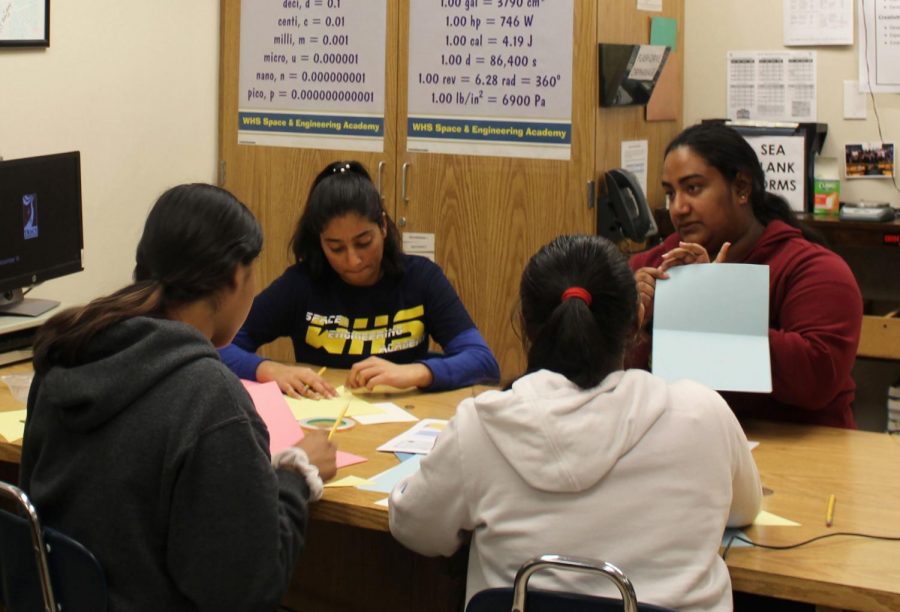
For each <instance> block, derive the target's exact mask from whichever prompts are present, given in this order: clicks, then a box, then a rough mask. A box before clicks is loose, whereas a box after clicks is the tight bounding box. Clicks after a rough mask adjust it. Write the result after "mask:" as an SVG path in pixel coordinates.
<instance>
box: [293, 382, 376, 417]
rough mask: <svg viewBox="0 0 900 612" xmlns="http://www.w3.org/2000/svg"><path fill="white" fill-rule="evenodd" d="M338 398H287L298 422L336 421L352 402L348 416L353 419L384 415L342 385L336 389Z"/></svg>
mask: <svg viewBox="0 0 900 612" xmlns="http://www.w3.org/2000/svg"><path fill="white" fill-rule="evenodd" d="M336 391H337V392H338V397H334V398H323V399H319V400H314V399H309V398H303V399H294V398H293V397H285V398H284V399H286V400H287V403H288V406H290V408H291V412H293V413H294V418H295V419H297V420H298V421H300V420H303V419H315V418H328V419H336V418H338V416H340V414H341V412H342V411H343V410H344V406H346V405H347V401H348V400H349V401H350V407H349V408H348V409H347V416H349V417H352V416H356V415H358V414H382V413H384V410H383V409H382V408H379V407H378V406H375V405H374V404H370V403H369V402H367V401H366V400H364V399H360V398H358V397H356V396H355V395H353V394H352V393H350V392H349V391H347V390H346V389H344V386H343V385H341V386H340V387H338V388H337V389H336Z"/></svg>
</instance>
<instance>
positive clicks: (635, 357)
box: [629, 123, 862, 428]
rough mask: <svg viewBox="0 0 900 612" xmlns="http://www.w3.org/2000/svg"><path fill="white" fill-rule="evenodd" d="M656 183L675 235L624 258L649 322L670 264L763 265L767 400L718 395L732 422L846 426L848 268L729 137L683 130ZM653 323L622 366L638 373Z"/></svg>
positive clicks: (852, 329)
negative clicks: (752, 420)
mask: <svg viewBox="0 0 900 612" xmlns="http://www.w3.org/2000/svg"><path fill="white" fill-rule="evenodd" d="M662 174H663V176H662V184H663V189H664V190H665V193H666V201H667V206H668V209H669V216H670V217H671V219H672V224H673V225H674V226H675V230H676V231H675V233H673V234H672V235H670V236H669V237H668V238H667V239H666V240H665V241H664V242H663V243H662V244H660V245H658V246H656V247H654V248H652V249H650V250H648V251H644V252H643V253H639V254H637V255H635V256H634V257H632V258H631V261H630V264H631V268H632V270H634V271H635V281H636V282H637V285H638V292H639V295H640V296H641V300H642V301H643V303H644V308H645V309H646V311H647V313H648V316H647V317H646V318H645V321H647V320H648V319H651V318H652V313H653V294H654V291H655V288H656V282H657V281H658V280H660V279H665V278H667V275H666V270H667V269H669V268H671V267H673V266H676V265H687V264H694V263H708V262H709V261H710V259H711V258H712V259H713V261H715V262H725V261H727V262H730V263H751V264H764V265H768V266H769V346H770V352H771V360H772V393H771V394H750V393H723V394H722V395H723V396H724V397H725V399H726V400H727V401H728V403H729V404H730V405H731V407H732V409H733V410H734V411H735V413H736V414H737V415H738V416H739V417H742V418H743V417H752V418H764V419H772V420H779V421H795V422H801V423H812V424H818V425H830V426H833V427H849V428H854V427H856V424H855V422H854V419H853V411H852V403H853V398H854V396H855V391H856V385H855V383H854V382H853V378H852V377H851V369H852V368H853V363H854V360H855V359H856V348H857V345H858V344H859V333H860V327H861V326H862V296H861V294H860V291H859V286H858V285H857V283H856V279H855V278H854V277H853V273H852V272H851V271H850V268H849V267H848V266H847V264H846V263H845V262H844V260H843V259H841V258H840V257H839V256H838V255H836V254H835V253H833V252H831V251H830V250H828V249H827V248H826V247H825V246H823V245H822V244H821V243H820V240H819V239H818V238H817V237H816V236H815V235H814V234H812V233H811V232H809V231H808V230H807V229H806V228H804V227H803V226H802V225H801V224H800V223H799V222H798V221H797V219H796V217H795V216H794V214H793V212H792V211H791V209H790V207H789V206H788V204H787V203H786V202H785V201H784V200H783V199H782V198H780V197H779V196H777V195H774V194H772V193H769V192H767V191H766V181H765V175H764V173H763V170H762V167H761V166H760V163H759V160H758V158H757V157H756V153H755V152H754V151H753V148H752V147H751V146H750V145H749V144H748V143H747V141H746V140H744V138H743V137H742V136H741V135H740V134H738V133H737V132H736V131H734V130H733V129H731V128H729V127H727V126H724V125H722V124H716V123H703V124H698V125H694V126H692V127H689V128H687V129H686V130H684V131H683V132H681V134H679V135H678V136H676V137H675V139H674V140H673V141H672V142H671V143H669V146H668V147H667V148H666V157H665V162H664V165H663V173H662ZM651 330H652V323H650V324H645V328H644V332H645V334H644V337H643V339H642V341H641V342H639V343H638V345H637V346H636V347H635V349H634V350H633V351H632V354H631V356H630V358H629V365H631V366H635V367H646V366H647V364H648V356H649V354H650V348H649V346H650V341H651V338H650V336H649V334H650V331H651Z"/></svg>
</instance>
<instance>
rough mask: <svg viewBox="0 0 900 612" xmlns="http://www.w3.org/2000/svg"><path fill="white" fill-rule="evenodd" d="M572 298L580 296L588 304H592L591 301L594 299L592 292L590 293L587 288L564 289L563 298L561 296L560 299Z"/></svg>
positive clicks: (563, 300) (562, 300) (561, 300)
mask: <svg viewBox="0 0 900 612" xmlns="http://www.w3.org/2000/svg"><path fill="white" fill-rule="evenodd" d="M570 298H578V299H579V300H581V301H583V302H584V303H585V304H587V305H588V306H590V305H591V302H592V301H593V299H592V298H591V294H590V293H588V291H587V289H584V288H583V287H569V288H568V289H566V290H565V291H563V293H562V298H560V300H559V301H560V302H565V301H566V300H568V299H570Z"/></svg>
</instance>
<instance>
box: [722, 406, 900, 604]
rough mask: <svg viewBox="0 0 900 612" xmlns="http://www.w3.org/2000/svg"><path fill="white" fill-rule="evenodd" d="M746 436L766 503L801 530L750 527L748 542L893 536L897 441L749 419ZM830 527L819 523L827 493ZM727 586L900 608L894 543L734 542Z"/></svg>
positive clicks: (898, 497)
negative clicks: (831, 503) (751, 544)
mask: <svg viewBox="0 0 900 612" xmlns="http://www.w3.org/2000/svg"><path fill="white" fill-rule="evenodd" d="M746 430H747V437H748V438H750V439H751V440H759V441H760V446H759V447H758V448H757V449H756V450H754V451H753V456H754V458H755V459H756V464H757V466H758V467H759V472H760V475H761V477H762V483H763V487H764V488H765V489H767V490H770V491H771V494H768V495H766V496H765V497H764V498H763V509H765V510H768V511H770V512H773V513H775V514H778V515H780V516H783V517H785V518H789V519H791V520H793V521H796V522H798V523H801V526H800V527H753V528H751V529H748V530H747V535H748V536H749V539H751V540H753V541H755V542H760V543H763V544H772V545H787V544H793V543H796V542H800V541H803V540H806V539H809V538H812V537H815V536H819V535H822V534H827V533H834V532H858V533H866V534H871V535H883V536H893V537H895V538H900V438H898V437H896V436H894V437H891V436H889V435H887V434H880V433H870V432H861V431H850V430H846V429H835V428H831V427H811V426H810V427H802V426H796V425H787V424H778V423H764V422H755V423H749V424H747V425H746ZM831 494H834V495H835V496H836V500H837V501H836V504H835V511H834V524H833V526H832V527H830V528H829V527H826V526H825V515H826V510H827V504H828V496H829V495H831ZM727 562H728V567H729V569H730V572H731V580H732V585H733V587H734V590H736V591H744V592H749V593H758V594H764V595H772V596H775V597H780V598H784V599H794V600H798V601H806V602H810V603H814V604H817V605H820V606H830V607H834V608H846V609H850V610H892V611H896V610H900V541H893V542H888V541H879V540H872V539H864V538H858V537H844V536H837V537H832V538H826V539H824V540H820V541H818V542H814V543H812V544H808V545H805V546H802V547H799V548H796V549H793V550H766V549H762V548H737V549H735V548H733V549H731V550H730V551H729V552H728V556H727Z"/></svg>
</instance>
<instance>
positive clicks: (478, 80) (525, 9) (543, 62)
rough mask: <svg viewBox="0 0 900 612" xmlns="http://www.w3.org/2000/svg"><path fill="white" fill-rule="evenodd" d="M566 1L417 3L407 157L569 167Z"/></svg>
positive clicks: (570, 13)
mask: <svg viewBox="0 0 900 612" xmlns="http://www.w3.org/2000/svg"><path fill="white" fill-rule="evenodd" d="M573 19H574V7H573V3H572V0H415V1H414V2H411V3H410V17H409V105H408V108H409V112H408V119H407V126H406V128H407V137H408V138H407V143H408V144H407V149H408V150H409V151H413V152H431V153H453V154H463V155H495V156H506V157H537V158H547V159H569V157H570V149H571V141H572V44H573V27H574V24H573Z"/></svg>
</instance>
